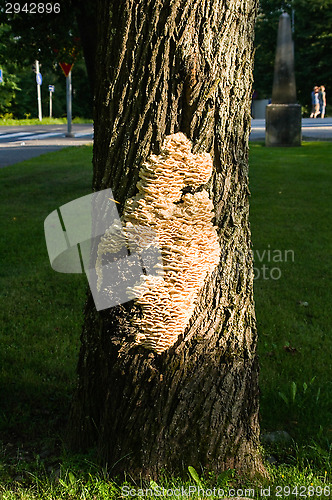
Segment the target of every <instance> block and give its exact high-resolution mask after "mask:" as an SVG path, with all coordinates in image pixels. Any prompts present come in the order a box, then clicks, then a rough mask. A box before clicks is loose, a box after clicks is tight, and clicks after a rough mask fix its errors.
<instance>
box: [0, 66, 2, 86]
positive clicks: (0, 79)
mask: <svg viewBox="0 0 332 500" xmlns="http://www.w3.org/2000/svg"><path fill="white" fill-rule="evenodd" d="M2 82H3V76H2V69H1V68H0V83H2Z"/></svg>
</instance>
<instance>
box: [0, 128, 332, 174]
mask: <svg viewBox="0 0 332 500" xmlns="http://www.w3.org/2000/svg"><path fill="white" fill-rule="evenodd" d="M66 132H67V125H36V126H20V127H1V126H0V168H1V167H6V166H8V165H13V164H14V163H18V162H20V161H23V160H28V159H30V158H34V157H36V156H39V155H41V154H44V153H49V152H51V151H57V150H59V149H62V148H64V147H66V146H80V145H82V144H92V141H93V127H92V125H89V124H77V125H76V124H75V125H73V133H74V135H75V137H66V136H65V135H66ZM302 138H303V140H309V141H317V140H325V141H326V140H328V141H331V140H332V118H324V119H321V118H316V119H315V120H314V119H312V118H304V119H303V120H302ZM264 139H265V120H252V130H251V134H250V140H251V141H264Z"/></svg>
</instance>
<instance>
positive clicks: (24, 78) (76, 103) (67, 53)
mask: <svg viewBox="0 0 332 500" xmlns="http://www.w3.org/2000/svg"><path fill="white" fill-rule="evenodd" d="M60 4H61V9H60V12H59V13H51V14H46V13H45V14H42V13H39V14H38V15H33V14H29V13H26V12H21V13H19V14H7V13H6V11H5V7H4V6H3V7H0V22H1V27H0V44H1V45H2V46H3V48H4V50H2V51H1V53H0V65H1V66H2V67H3V68H4V67H5V66H6V67H7V66H8V64H9V65H11V67H12V68H13V67H14V66H15V71H14V70H13V69H12V70H11V72H12V73H13V71H14V77H15V78H14V79H15V81H16V83H17V88H16V89H15V90H16V92H14V89H13V90H12V94H11V99H10V102H11V107H10V109H9V106H8V105H7V107H5V108H3V111H2V114H5V113H6V112H7V113H8V112H10V113H12V114H14V116H15V117H16V118H24V116H27V115H31V116H32V117H33V116H35V115H36V110H37V105H36V79H35V74H34V73H33V71H32V64H33V63H34V61H35V60H36V59H38V60H39V61H40V64H41V73H42V75H43V86H42V99H43V111H44V115H45V114H47V108H48V98H49V95H48V85H49V84H53V85H55V87H56V91H55V92H56V93H55V95H54V96H53V98H54V99H53V116H64V115H65V114H66V84H65V77H64V75H63V74H62V71H61V69H60V66H59V62H74V63H75V69H74V70H73V73H72V82H73V94H74V96H73V97H74V98H73V114H74V116H75V115H76V116H77V115H79V116H82V117H91V115H92V97H91V96H92V93H91V89H90V88H89V83H91V81H92V75H93V71H92V69H91V59H93V57H94V56H93V55H91V54H93V51H94V43H92V42H91V38H95V37H94V35H95V33H94V21H93V20H94V16H93V4H92V2H88V3H86V4H84V8H83V6H82V9H81V11H82V12H81V11H78V10H77V8H76V7H75V6H74V5H73V4H72V2H71V1H69V0H68V1H62V2H61V3H60ZM89 5H90V8H89V9H88V6H89ZM85 11H87V13H85ZM75 14H77V17H78V18H79V19H80V20H81V24H82V19H85V18H86V17H88V16H89V23H90V25H89V30H87V29H85V30H84V29H82V44H81V40H80V33H79V29H78V25H77V21H76V16H75ZM84 16H85V18H84ZM87 33H89V36H88V35H87ZM87 40H88V42H89V43H90V42H91V43H90V46H89V51H87V50H86V48H85V46H86V45H87ZM82 45H83V48H82ZM83 52H84V55H85V56H86V65H87V66H85V63H84V59H83ZM13 65H14V66H13ZM86 68H89V69H90V79H88V75H87V69H86ZM4 80H5V82H7V85H8V83H9V74H8V70H6V71H5V72H4ZM10 81H12V80H10Z"/></svg>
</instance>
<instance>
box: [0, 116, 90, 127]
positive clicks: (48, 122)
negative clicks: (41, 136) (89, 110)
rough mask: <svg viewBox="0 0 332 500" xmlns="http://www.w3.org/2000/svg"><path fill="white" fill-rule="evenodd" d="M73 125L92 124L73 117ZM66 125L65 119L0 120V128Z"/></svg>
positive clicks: (87, 120)
mask: <svg viewBox="0 0 332 500" xmlns="http://www.w3.org/2000/svg"><path fill="white" fill-rule="evenodd" d="M72 122H73V123H92V119H91V120H89V119H87V118H79V117H75V118H74V119H73V120H72ZM64 123H67V118H47V117H44V118H43V119H42V120H41V121H40V120H38V118H22V119H21V120H20V119H17V118H0V126H6V127H9V126H13V127H14V126H16V127H17V126H18V125H62V124H64Z"/></svg>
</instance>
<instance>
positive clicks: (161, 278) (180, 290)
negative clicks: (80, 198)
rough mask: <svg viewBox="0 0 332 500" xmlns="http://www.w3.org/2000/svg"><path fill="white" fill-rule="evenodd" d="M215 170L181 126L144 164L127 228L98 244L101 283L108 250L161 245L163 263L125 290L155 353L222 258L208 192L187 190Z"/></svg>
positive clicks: (177, 328)
mask: <svg viewBox="0 0 332 500" xmlns="http://www.w3.org/2000/svg"><path fill="white" fill-rule="evenodd" d="M211 174H212V159H211V156H210V155H209V154H207V153H202V154H193V153H192V152H191V142H190V141H189V140H188V139H187V138H186V137H185V135H184V134H182V133H181V132H179V133H177V134H173V135H169V136H167V137H166V138H165V140H164V143H163V146H162V148H161V152H160V154H159V155H151V156H150V157H149V158H148V159H147V161H146V162H145V163H144V164H143V165H142V167H141V170H140V172H139V177H140V181H139V182H138V183H137V187H138V191H139V192H138V195H137V196H135V197H133V198H130V199H129V200H127V202H126V205H125V209H124V213H123V227H122V228H119V227H117V226H115V225H113V226H111V227H110V228H109V229H108V230H107V231H106V233H105V235H104V236H103V237H102V238H101V241H100V243H99V246H98V251H97V261H96V271H97V276H98V288H99V289H100V288H101V286H102V278H103V277H102V258H103V255H105V254H108V253H113V254H114V253H117V252H119V251H120V250H121V249H122V248H123V247H125V246H126V245H128V241H129V242H130V243H129V246H130V250H131V251H134V252H135V251H137V252H138V253H139V252H140V251H141V250H143V249H146V248H149V247H150V246H153V245H157V246H158V247H159V248H160V249H161V255H162V260H163V266H162V267H163V269H162V270H161V269H160V270H159V271H160V272H159V273H158V270H157V272H155V273H154V275H151V274H148V275H143V274H142V276H141V279H140V282H139V283H137V284H136V285H135V286H134V287H132V288H128V289H127V295H128V298H130V299H135V301H136V304H137V305H139V306H140V308H141V315H140V317H139V318H135V319H134V320H133V326H136V327H137V330H138V332H139V333H138V334H137V336H136V344H138V345H141V346H143V347H145V348H147V349H152V350H153V351H155V352H157V353H162V352H163V351H165V350H166V349H168V348H169V347H170V346H172V345H173V344H174V343H175V342H176V340H177V339H178V337H179V335H181V334H182V333H184V331H185V328H186V326H187V325H188V323H189V319H190V317H191V316H192V314H193V312H194V309H195V306H196V299H197V297H198V294H199V292H200V290H201V289H202V286H203V284H204V281H205V279H206V277H207V275H208V274H210V273H211V272H212V271H213V269H214V268H215V267H216V266H217V264H218V262H219V259H220V246H219V243H218V236H217V232H216V228H215V227H214V226H213V224H212V219H213V216H214V214H213V204H212V202H211V200H210V199H209V195H208V193H207V191H206V190H204V189H203V190H201V191H199V192H193V193H191V192H186V191H188V188H190V189H189V190H191V191H194V190H195V189H197V188H199V187H200V186H202V185H203V184H205V183H206V182H207V181H208V180H209V178H210V177H211ZM142 226H144V231H142ZM156 240H157V242H156ZM156 267H158V265H157V266H156ZM110 293H111V291H110Z"/></svg>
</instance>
